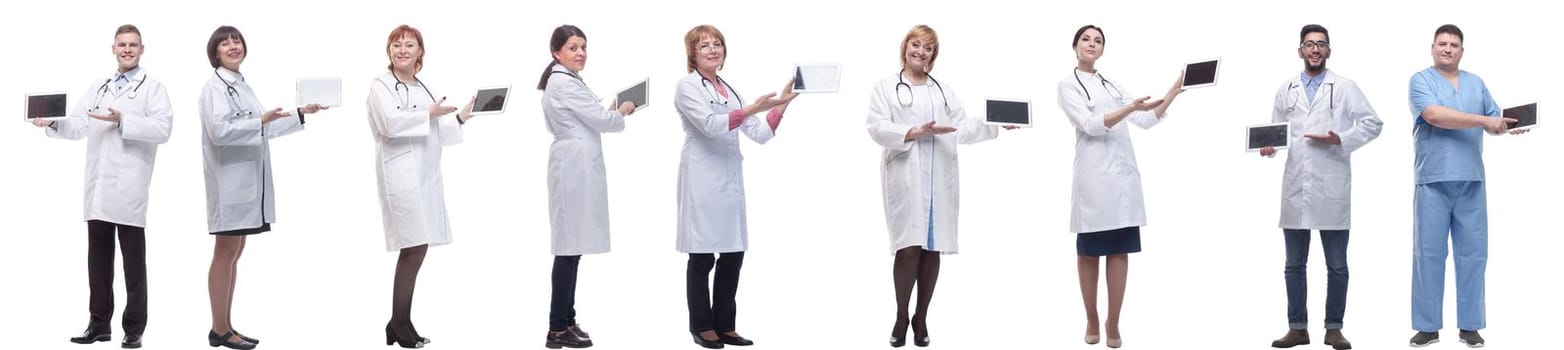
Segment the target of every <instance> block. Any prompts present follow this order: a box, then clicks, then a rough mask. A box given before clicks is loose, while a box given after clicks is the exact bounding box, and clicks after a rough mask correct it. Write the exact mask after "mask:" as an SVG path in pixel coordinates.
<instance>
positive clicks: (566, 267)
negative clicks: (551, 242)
mask: <svg viewBox="0 0 1564 350" xmlns="http://www.w3.org/2000/svg"><path fill="white" fill-rule="evenodd" d="M580 265H581V256H580V255H555V256H554V275H553V278H552V280H553V282H554V294H553V296H552V297H551V298H550V300H549V308H548V330H550V331H555V332H558V331H563V330H565V329H566V328H568V327H570V326H571V325H574V324H576V272H577V267H579V266H580Z"/></svg>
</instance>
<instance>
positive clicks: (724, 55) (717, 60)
mask: <svg viewBox="0 0 1564 350" xmlns="http://www.w3.org/2000/svg"><path fill="white" fill-rule="evenodd" d="M727 59H728V47H727V44H725V43H723V42H722V40H721V39H717V38H716V37H713V36H711V35H702V36H701V39H700V40H699V41H696V42H695V69H697V70H700V71H702V72H716V71H718V70H721V69H722V65H723V63H725V62H727Z"/></svg>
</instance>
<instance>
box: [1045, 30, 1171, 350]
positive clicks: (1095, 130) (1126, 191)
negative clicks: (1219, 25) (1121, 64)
mask: <svg viewBox="0 0 1564 350" xmlns="http://www.w3.org/2000/svg"><path fill="white" fill-rule="evenodd" d="M1106 42H1107V39H1105V38H1104V37H1103V34H1102V28H1098V27H1097V26H1093V25H1088V26H1084V27H1081V29H1078V30H1076V31H1075V37H1074V38H1072V39H1071V40H1070V47H1072V48H1074V49H1075V59H1076V66H1075V68H1073V69H1071V72H1070V73H1071V74H1072V75H1071V76H1069V77H1065V78H1064V79H1063V80H1060V81H1059V85H1058V91H1059V108H1061V109H1064V115H1065V117H1068V118H1069V119H1070V125H1072V126H1074V127H1075V166H1074V168H1075V178H1074V183H1073V185H1072V187H1071V194H1070V196H1071V200H1070V203H1072V206H1071V207H1070V231H1071V232H1075V233H1076V236H1075V248H1076V272H1077V274H1078V275H1079V278H1080V283H1081V301H1082V303H1083V304H1084V305H1085V307H1086V321H1087V325H1086V336H1085V341H1086V343H1087V344H1097V342H1098V341H1099V340H1101V336H1102V335H1101V332H1100V330H1099V329H1098V324H1099V323H1098V319H1097V275H1098V273H1097V272H1098V271H1099V270H1100V267H1099V266H1101V265H1100V261H1101V260H1102V257H1103V256H1107V257H1108V259H1107V260H1108V264H1107V265H1108V278H1107V282H1108V319H1107V322H1104V323H1102V325H1103V326H1104V327H1105V328H1107V329H1108V341H1107V343H1108V344H1107V345H1108V347H1110V348H1117V347H1119V346H1122V345H1123V340H1122V338H1121V337H1120V335H1119V310H1120V307H1122V306H1123V305H1124V284H1125V281H1126V279H1127V277H1128V274H1129V262H1130V258H1129V254H1130V253H1135V252H1139V251H1140V227H1141V226H1145V225H1146V209H1145V206H1146V205H1145V200H1144V199H1143V195H1142V193H1141V189H1140V171H1139V170H1138V169H1137V166H1136V165H1135V149H1134V148H1133V147H1132V146H1131V145H1130V131H1129V128H1128V127H1126V126H1124V122H1129V123H1130V124H1135V126H1138V127H1140V128H1141V129H1148V128H1151V127H1152V126H1155V125H1157V123H1158V122H1161V121H1162V119H1163V118H1165V117H1167V113H1166V111H1167V109H1168V106H1169V105H1171V104H1172V103H1173V99H1174V98H1176V97H1178V95H1179V93H1182V92H1183V91H1184V86H1183V83H1184V75H1183V73H1182V72H1181V73H1179V77H1178V80H1176V81H1174V82H1173V87H1171V88H1168V91H1167V94H1165V95H1163V97H1162V99H1160V100H1155V101H1147V100H1150V99H1151V97H1150V96H1142V97H1134V95H1130V94H1129V93H1127V92H1125V90H1122V89H1121V88H1120V87H1119V86H1118V85H1117V84H1114V83H1113V82H1111V81H1109V80H1108V79H1107V78H1104V77H1103V75H1102V73H1101V72H1098V71H1097V59H1099V58H1102V53H1103V47H1104V44H1105V43H1106Z"/></svg>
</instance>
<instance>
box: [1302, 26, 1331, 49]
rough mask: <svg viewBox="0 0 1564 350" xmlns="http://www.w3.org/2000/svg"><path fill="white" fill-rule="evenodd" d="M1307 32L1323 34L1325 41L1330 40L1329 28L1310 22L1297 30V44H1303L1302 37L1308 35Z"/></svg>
mask: <svg viewBox="0 0 1564 350" xmlns="http://www.w3.org/2000/svg"><path fill="white" fill-rule="evenodd" d="M1309 33H1320V34H1325V42H1330V31H1329V30H1325V26H1322V25H1318V24H1310V25H1306V26H1303V30H1300V31H1298V44H1300V45H1302V44H1303V37H1305V36H1309Z"/></svg>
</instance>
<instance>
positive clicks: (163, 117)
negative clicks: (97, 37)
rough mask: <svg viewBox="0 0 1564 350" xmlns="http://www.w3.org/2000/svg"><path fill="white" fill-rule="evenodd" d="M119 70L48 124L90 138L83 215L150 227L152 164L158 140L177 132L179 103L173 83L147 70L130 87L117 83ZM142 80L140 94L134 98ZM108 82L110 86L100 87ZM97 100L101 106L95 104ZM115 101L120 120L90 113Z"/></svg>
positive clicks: (54, 130)
mask: <svg viewBox="0 0 1564 350" xmlns="http://www.w3.org/2000/svg"><path fill="white" fill-rule="evenodd" d="M118 75H119V74H118V73H115V74H114V75H113V76H110V77H109V78H107V79H105V80H96V81H93V82H92V85H90V87H89V88H88V89H87V92H86V93H85V94H83V95H82V96H84V97H83V98H82V99H81V101H80V102H77V103H76V109H75V110H72V111H71V114H69V115H68V116H67V117H66V118H63V119H59V120H55V124H54V126H53V127H49V128H44V134H45V135H48V136H50V137H55V138H61V139H67V140H80V139H82V138H83V137H85V138H87V175H86V185H85V188H84V189H83V190H82V195H83V197H85V198H84V201H85V205H84V208H83V213H82V219H83V220H102V221H107V222H112V223H115V224H120V225H128V226H135V227H146V226H147V201H148V199H147V198H148V196H147V192H148V188H149V187H150V186H151V185H152V165H153V163H154V161H155V160H156V159H157V147H158V145H160V144H163V143H164V142H168V136H169V134H170V133H172V132H173V126H174V125H173V119H174V109H173V106H172V105H170V104H169V102H168V89H166V88H164V87H163V84H162V83H161V82H158V81H157V80H155V79H151V78H148V77H147V73H146V71H145V70H141V71H139V72H138V73H136V75H135V76H133V77H130V78H129V79H130V82H129V83H127V84H125V86H124V87H115V86H114V85H115V84H114V83H113V79H114V78H116V77H117V76H118ZM105 84H107V85H105ZM137 85H140V89H139V91H137V92H136V93H135V95H136V98H131V97H130V95H131V91H136V90H137ZM104 87H106V88H107V90H100V89H102V88H104ZM95 106H96V107H98V109H97V110H93V108H94V107H95ZM110 107H112V108H114V109H116V110H119V112H120V122H119V123H110V122H106V121H102V120H97V119H93V118H92V117H88V116H87V113H93V114H107V113H109V108H110Z"/></svg>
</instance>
